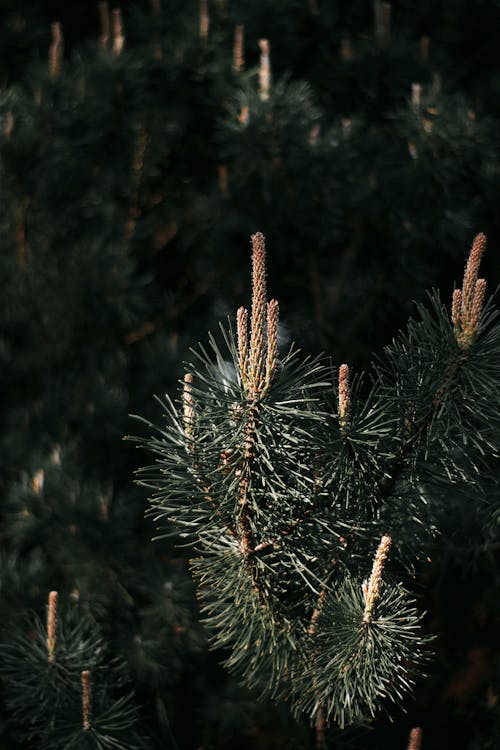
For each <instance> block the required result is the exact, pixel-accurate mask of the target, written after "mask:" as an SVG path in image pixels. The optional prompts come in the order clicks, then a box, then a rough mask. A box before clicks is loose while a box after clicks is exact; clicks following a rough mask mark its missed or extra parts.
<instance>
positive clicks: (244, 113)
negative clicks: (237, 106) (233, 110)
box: [238, 104, 250, 126]
mask: <svg viewBox="0 0 500 750" xmlns="http://www.w3.org/2000/svg"><path fill="white" fill-rule="evenodd" d="M238 120H239V122H240V125H243V126H245V125H248V123H249V120H250V110H249V108H248V105H247V104H245V105H244V106H243V107H242V108H241V112H240V114H239V116H238Z"/></svg>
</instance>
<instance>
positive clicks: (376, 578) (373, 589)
mask: <svg viewBox="0 0 500 750" xmlns="http://www.w3.org/2000/svg"><path fill="white" fill-rule="evenodd" d="M390 546H391V537H390V536H389V535H387V534H386V535H384V536H383V537H382V539H381V540H380V544H379V546H378V548H377V552H376V553H375V558H374V560H373V567H372V572H371V575H370V578H369V579H368V584H367V585H366V584H365V585H364V587H363V593H364V599H365V611H364V613H363V624H365V625H366V624H367V623H369V622H371V619H372V615H373V610H374V608H375V604H376V603H377V599H378V598H379V595H380V587H381V585H382V573H383V570H384V565H385V561H386V560H387V556H388V554H389V549H390Z"/></svg>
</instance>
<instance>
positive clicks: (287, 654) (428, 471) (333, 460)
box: [141, 233, 500, 727]
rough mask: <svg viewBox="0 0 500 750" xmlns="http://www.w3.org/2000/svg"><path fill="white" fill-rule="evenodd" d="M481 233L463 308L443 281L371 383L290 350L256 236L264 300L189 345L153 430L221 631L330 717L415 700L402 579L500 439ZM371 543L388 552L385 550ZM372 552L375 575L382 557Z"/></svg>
mask: <svg viewBox="0 0 500 750" xmlns="http://www.w3.org/2000/svg"><path fill="white" fill-rule="evenodd" d="M485 245H486V238H485V236H484V235H482V234H479V235H478V236H477V237H476V238H475V240H474V243H473V246H472V250H471V253H470V256H469V259H468V261H467V265H466V269H465V275H464V281H463V287H462V289H461V290H456V291H455V292H454V294H453V303H452V311H451V320H450V315H449V313H448V312H447V310H446V309H445V307H444V306H443V305H442V304H441V303H440V301H439V298H438V297H437V296H436V295H435V296H432V297H431V308H430V310H427V309H426V308H423V307H422V308H421V309H420V319H419V320H417V321H410V324H409V327H408V332H407V333H405V334H403V333H402V334H400V335H399V336H398V337H397V338H396V339H395V340H394V342H393V343H392V344H391V345H390V346H389V347H387V349H386V350H385V352H384V354H383V356H382V357H381V359H380V361H378V362H377V363H376V365H375V366H374V368H373V371H372V374H371V377H370V384H369V385H368V386H367V385H364V384H363V381H362V380H361V379H360V378H358V379H356V378H352V379H351V376H350V372H349V368H348V366H347V365H346V364H343V365H341V366H340V368H339V371H338V378H337V381H336V382H332V381H331V378H330V370H329V368H328V367H327V366H326V365H325V364H323V363H322V362H321V360H319V359H317V360H310V359H308V358H305V359H303V358H301V356H300V353H299V352H298V351H296V350H294V349H293V348H292V349H291V350H290V351H289V352H288V353H286V354H284V355H283V354H282V353H281V352H279V351H278V342H279V330H278V303H277V302H276V300H271V301H270V302H268V301H267V293H266V248H265V241H264V237H263V236H262V234H260V233H257V234H254V235H253V236H252V250H253V254H252V304H251V310H250V314H249V313H248V311H247V310H246V309H245V308H240V309H239V310H238V312H237V316H236V337H235V336H234V335H233V332H232V330H231V328H230V329H229V330H226V329H224V328H223V329H222V333H223V338H224V346H225V349H224V350H223V349H222V348H221V346H219V344H218V342H217V341H216V339H215V338H214V337H211V338H210V345H209V348H208V349H206V348H204V347H200V348H199V349H197V350H194V352H193V353H194V358H193V361H192V364H191V366H190V369H189V372H188V373H187V374H186V376H185V378H184V381H183V384H182V390H181V393H180V396H179V401H178V403H177V404H176V403H173V402H172V401H170V400H168V399H167V400H166V401H165V404H164V405H165V411H166V419H165V424H164V426H163V427H162V428H161V429H160V430H158V431H157V432H156V437H152V438H151V439H150V440H149V441H146V445H147V446H148V447H149V449H150V450H152V451H153V452H154V453H155V454H156V456H157V461H156V463H155V465H154V466H152V467H149V468H146V469H144V470H143V471H142V474H141V480H142V481H143V482H144V483H146V484H147V485H148V486H149V487H152V488H153V490H154V492H153V495H152V498H151V506H152V507H151V513H152V515H153V516H154V519H155V521H156V522H158V523H160V524H162V525H165V524H166V527H167V529H168V530H169V531H170V532H171V531H172V527H173V528H174V529H175V531H174V532H173V533H176V532H179V533H180V535H181V537H182V538H185V539H187V540H190V541H191V542H193V543H194V545H195V548H196V555H195V557H194V559H193V560H192V570H193V573H194V576H195V578H196V579H197V582H198V590H199V596H200V598H201V600H202V603H203V609H204V612H205V616H206V622H207V624H208V626H209V627H210V629H211V631H212V633H213V643H214V645H216V646H219V647H224V648H225V649H226V650H227V653H228V656H227V660H226V663H227V666H228V667H229V668H230V669H231V670H232V671H233V672H234V673H235V674H237V675H238V676H239V677H240V678H241V679H242V680H243V681H244V682H245V683H246V684H248V685H249V686H251V687H254V688H257V689H258V691H259V692H260V694H261V695H268V696H270V697H272V698H276V699H285V700H287V701H290V703H291V704H292V706H293V708H294V710H295V712H296V713H297V714H300V713H302V712H303V713H305V714H306V715H307V716H309V717H310V718H311V719H313V720H315V721H316V723H317V726H318V727H321V726H323V724H324V723H325V722H334V723H336V724H338V725H340V726H341V727H344V726H346V725H348V724H351V723H356V722H360V721H362V720H364V719H367V718H370V717H373V716H374V715H375V713H376V712H377V711H378V710H379V708H380V707H381V706H382V705H383V706H386V707H387V706H388V704H390V703H391V702H393V703H394V702H396V703H399V702H401V701H402V700H403V699H404V697H405V694H406V693H408V691H409V690H410V689H411V686H412V685H413V683H414V681H415V679H416V677H417V676H418V675H419V674H420V673H421V671H422V666H423V664H424V662H425V661H426V659H427V658H428V657H429V648H428V641H429V636H428V635H426V634H425V633H424V632H423V629H422V624H421V621H422V613H421V612H419V609H418V606H417V604H416V602H415V600H414V596H413V595H412V594H410V593H409V591H408V590H407V586H408V579H409V575H408V573H409V572H410V571H411V570H412V567H413V565H414V563H415V560H416V559H418V558H422V557H425V555H426V550H428V548H429V544H430V541H431V538H432V535H433V533H438V532H439V526H440V517H441V516H442V514H443V513H446V512H447V502H448V499H449V497H450V496H451V495H452V494H453V493H458V492H463V491H464V484H465V486H466V491H467V492H469V493H470V492H472V491H474V492H476V491H477V490H478V489H479V490H481V489H483V490H484V488H485V486H486V485H487V476H488V470H487V466H488V462H490V463H489V465H490V467H491V465H492V464H491V462H492V461H493V459H494V458H495V457H496V456H497V455H498V427H499V417H500V413H499V410H498V401H496V400H495V401H493V400H492V398H491V396H492V393H496V394H498V387H499V380H498V373H499V366H500V329H499V327H498V323H497V315H496V312H495V311H494V310H492V308H491V307H487V308H486V310H484V311H483V304H484V295H485V281H484V279H479V278H478V273H479V263H480V260H481V256H482V254H483V251H484V249H485ZM371 559H373V563H370V560H371ZM370 566H371V573H370V572H369V571H370Z"/></svg>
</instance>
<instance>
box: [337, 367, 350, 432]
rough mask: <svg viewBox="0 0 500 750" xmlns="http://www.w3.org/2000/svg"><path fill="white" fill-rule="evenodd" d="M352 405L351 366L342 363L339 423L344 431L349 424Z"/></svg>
mask: <svg viewBox="0 0 500 750" xmlns="http://www.w3.org/2000/svg"><path fill="white" fill-rule="evenodd" d="M349 407H350V390H349V366H348V365H340V367H339V423H340V429H341V431H342V432H344V430H345V427H346V425H347V418H348V415H349Z"/></svg>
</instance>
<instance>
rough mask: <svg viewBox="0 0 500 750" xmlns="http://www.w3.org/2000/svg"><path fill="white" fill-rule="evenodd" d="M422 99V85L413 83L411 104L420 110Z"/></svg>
mask: <svg viewBox="0 0 500 750" xmlns="http://www.w3.org/2000/svg"><path fill="white" fill-rule="evenodd" d="M421 98H422V84H421V83H412V85H411V103H412V105H413V107H415V108H416V109H418V107H420V101H421Z"/></svg>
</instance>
